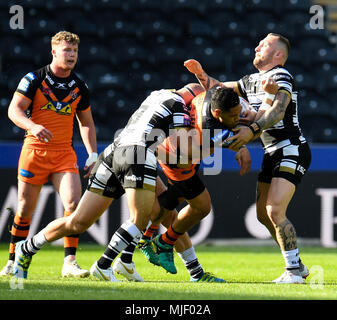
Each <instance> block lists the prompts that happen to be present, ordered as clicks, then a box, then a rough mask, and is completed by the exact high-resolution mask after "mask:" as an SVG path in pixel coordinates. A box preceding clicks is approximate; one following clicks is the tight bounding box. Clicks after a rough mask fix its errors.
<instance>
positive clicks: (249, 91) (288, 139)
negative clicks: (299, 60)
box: [238, 66, 305, 153]
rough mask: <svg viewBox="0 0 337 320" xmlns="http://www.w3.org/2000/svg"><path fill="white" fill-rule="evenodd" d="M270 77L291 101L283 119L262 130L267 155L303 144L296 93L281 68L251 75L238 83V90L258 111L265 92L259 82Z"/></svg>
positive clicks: (287, 74)
mask: <svg viewBox="0 0 337 320" xmlns="http://www.w3.org/2000/svg"><path fill="white" fill-rule="evenodd" d="M268 77H271V78H273V79H274V80H275V82H276V83H277V84H278V86H279V90H284V91H286V92H288V93H289V95H290V97H291V100H290V102H289V105H288V106H287V109H286V112H285V115H284V118H283V119H282V120H280V121H279V122H278V123H276V124H275V125H274V126H272V127H270V128H268V129H266V130H263V132H262V134H261V141H262V144H263V147H264V150H265V152H267V153H269V152H272V151H275V150H277V149H279V148H282V147H284V146H286V145H289V144H291V143H295V144H299V143H303V142H305V139H304V138H303V137H302V134H301V129H300V127H299V122H298V115H297V91H296V87H295V82H294V78H293V76H292V75H291V74H290V73H289V71H288V70H287V69H285V68H284V67H282V66H276V67H274V68H273V69H271V70H269V71H267V72H264V73H253V74H250V75H246V76H244V77H243V78H242V79H240V80H239V81H238V88H239V91H240V93H241V95H242V96H243V98H245V99H246V100H247V101H248V102H249V103H250V105H251V106H252V107H254V109H255V110H256V111H258V110H259V108H260V106H261V103H262V101H263V98H264V94H265V92H264V91H263V88H262V83H261V81H262V80H264V79H266V78H268Z"/></svg>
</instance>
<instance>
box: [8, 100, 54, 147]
mask: <svg viewBox="0 0 337 320" xmlns="http://www.w3.org/2000/svg"><path fill="white" fill-rule="evenodd" d="M30 103H31V100H30V99H28V98H26V97H24V96H22V95H20V94H14V95H13V98H12V101H11V103H10V105H9V107H8V118H9V119H10V120H11V121H12V122H13V123H14V124H15V125H16V126H18V127H19V128H21V129H23V130H27V131H30V132H31V133H32V134H33V135H34V136H35V137H36V138H37V139H39V140H40V141H44V142H48V141H50V140H51V139H52V138H53V135H52V133H51V132H50V131H49V130H48V129H47V128H45V127H44V126H42V125H40V124H37V123H35V122H34V121H32V120H31V119H29V118H28V117H27V115H26V113H25V111H26V110H27V109H28V107H29V105H30Z"/></svg>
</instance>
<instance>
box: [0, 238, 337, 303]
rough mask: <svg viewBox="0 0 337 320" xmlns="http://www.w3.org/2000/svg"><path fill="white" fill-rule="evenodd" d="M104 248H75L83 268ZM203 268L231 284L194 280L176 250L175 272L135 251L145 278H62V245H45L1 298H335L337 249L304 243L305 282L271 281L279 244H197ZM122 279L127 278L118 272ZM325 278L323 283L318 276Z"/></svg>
mask: <svg viewBox="0 0 337 320" xmlns="http://www.w3.org/2000/svg"><path fill="white" fill-rule="evenodd" d="M7 248H8V246H7V244H1V245H0V268H2V267H3V265H4V264H5V263H6V259H7V257H8V252H7ZM103 251H104V247H102V246H98V245H81V244H80V246H79V249H78V253H77V260H78V263H79V264H80V266H81V267H82V268H86V269H90V267H91V265H92V263H93V262H94V261H95V260H97V259H98V258H99V257H100V255H101V254H102V252H103ZM196 251H197V256H198V259H199V261H200V262H201V264H202V266H203V267H204V270H206V271H210V272H212V273H214V274H215V275H217V276H219V277H223V278H224V279H226V280H227V283H225V284H220V283H190V282H189V274H188V272H187V270H186V268H185V267H184V265H183V263H182V262H181V260H180V258H179V257H178V256H177V255H176V254H175V263H176V266H177V269H178V274H177V275H171V274H169V273H166V271H165V270H164V269H162V268H161V267H156V266H153V265H152V264H150V263H149V262H147V261H146V260H145V258H144V257H143V255H142V254H141V253H140V252H139V251H138V250H136V252H135V256H134V262H135V264H136V268H137V271H138V272H139V273H140V275H141V276H142V277H143V278H144V279H145V281H146V282H144V283H134V282H127V281H123V282H121V283H107V282H102V281H99V280H97V279H95V278H92V277H89V278H85V279H74V278H62V277H61V269H62V264H63V248H62V247H54V246H47V247H45V248H43V249H42V250H41V251H40V252H39V253H38V254H37V255H36V256H34V258H33V261H32V264H31V267H30V269H29V274H28V279H27V280H25V281H24V282H23V289H20V286H19V284H18V283H17V282H16V281H15V280H14V279H13V278H10V277H0V300H14V299H19V300H279V299H282V300H297V299H300V300H306V299H310V300H311V299H322V300H329V299H331V300H336V299H337V290H336V289H337V270H336V268H335V266H336V265H337V256H336V254H335V249H328V248H319V247H303V248H301V249H300V253H301V258H302V260H303V263H305V264H306V265H307V267H308V268H309V269H310V268H311V270H312V274H311V276H310V277H309V278H308V279H307V280H306V284H304V285H281V284H273V283H271V281H272V280H273V279H275V278H277V277H278V276H280V274H281V273H282V272H283V267H284V262H283V259H282V256H281V254H280V251H279V249H278V248H277V247H250V246H249V247H227V246H225V247H215V246H197V247H196ZM117 277H118V278H119V279H123V278H121V277H119V276H117ZM321 280H324V282H323V284H322V285H319V284H320V283H318V281H321Z"/></svg>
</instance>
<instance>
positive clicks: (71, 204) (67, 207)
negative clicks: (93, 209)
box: [64, 199, 78, 212]
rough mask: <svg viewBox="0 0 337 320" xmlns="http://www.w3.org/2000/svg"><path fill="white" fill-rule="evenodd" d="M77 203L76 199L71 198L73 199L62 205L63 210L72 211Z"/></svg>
mask: <svg viewBox="0 0 337 320" xmlns="http://www.w3.org/2000/svg"><path fill="white" fill-rule="evenodd" d="M77 205H78V201H77V200H75V199H73V200H70V201H68V202H67V203H66V204H65V205H64V209H65V211H68V212H74V211H75V209H76V207H77Z"/></svg>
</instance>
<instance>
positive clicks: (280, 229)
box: [275, 219, 297, 251]
mask: <svg viewBox="0 0 337 320" xmlns="http://www.w3.org/2000/svg"><path fill="white" fill-rule="evenodd" d="M275 229H276V237H277V242H278V243H279V245H280V247H281V250H283V251H289V250H293V249H296V248H297V236H296V231H295V228H294V226H293V224H292V223H291V222H290V221H289V220H288V219H286V220H285V221H284V222H282V223H280V224H278V225H276V226H275Z"/></svg>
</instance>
